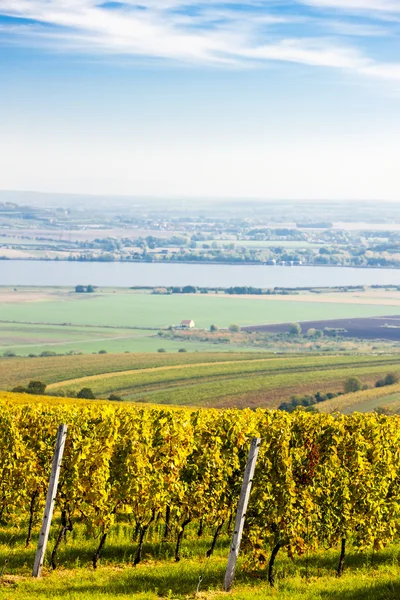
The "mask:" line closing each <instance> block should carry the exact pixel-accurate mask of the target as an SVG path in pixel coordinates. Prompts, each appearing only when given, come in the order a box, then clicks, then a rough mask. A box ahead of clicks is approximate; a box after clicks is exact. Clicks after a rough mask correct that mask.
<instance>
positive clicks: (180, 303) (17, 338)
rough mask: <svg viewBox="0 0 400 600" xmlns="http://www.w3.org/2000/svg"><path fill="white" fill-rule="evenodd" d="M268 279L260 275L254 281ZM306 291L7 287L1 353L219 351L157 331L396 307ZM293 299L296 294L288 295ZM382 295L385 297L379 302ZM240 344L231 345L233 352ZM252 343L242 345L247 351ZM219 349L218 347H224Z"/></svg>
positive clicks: (0, 306) (1, 296)
mask: <svg viewBox="0 0 400 600" xmlns="http://www.w3.org/2000/svg"><path fill="white" fill-rule="evenodd" d="M261 284H262V285H267V284H268V282H260V285H261ZM322 296H323V298H322V301H318V299H317V298H316V297H311V299H312V300H313V301H312V302H310V295H308V296H306V297H305V298H306V299H305V300H302V297H301V295H299V296H290V297H284V298H291V300H292V301H285V302H284V301H282V299H276V298H273V299H271V297H263V298H259V297H258V298H257V297H255V298H248V297H237V296H225V295H223V294H218V295H215V294H210V295H204V294H202V295H200V294H199V295H155V294H151V293H146V292H143V291H140V292H138V291H132V290H120V289H119V290H118V289H107V290H106V291H99V292H98V293H95V294H75V293H73V292H71V291H70V290H68V289H67V288H49V290H47V291H46V290H45V289H44V288H43V289H42V290H40V289H37V288H32V289H31V290H30V289H28V288H25V289H21V290H18V292H13V290H11V289H9V288H4V289H3V290H2V291H1V288H0V316H1V322H0V353H4V352H6V351H11V352H14V353H15V354H18V355H21V356H26V355H28V354H32V353H33V354H40V353H42V352H44V351H48V350H50V351H56V352H58V353H67V352H69V351H76V352H84V353H91V352H98V351H99V350H102V349H105V350H107V352H156V351H157V350H158V349H159V348H160V347H162V348H164V349H165V350H167V351H170V352H174V351H177V350H178V349H179V348H185V349H186V350H188V351H207V352H208V351H211V352H212V351H216V352H218V351H220V350H221V344H218V343H217V342H215V343H214V342H213V341H200V340H197V341H194V340H193V341H190V340H189V339H187V340H182V341H180V340H179V341H176V340H162V342H161V341H160V340H159V339H158V338H157V331H158V330H159V329H163V328H164V329H165V328H166V327H168V326H169V325H176V324H179V323H180V322H181V320H182V319H185V318H190V319H193V320H194V321H195V323H196V326H197V327H199V328H200V329H202V328H203V329H207V330H208V329H209V327H210V325H211V324H216V325H219V326H220V327H225V328H226V327H228V326H229V325H231V324H232V323H237V324H239V325H240V326H246V325H259V324H267V323H280V322H292V321H307V320H310V319H333V318H346V317H355V316H359V317H368V316H379V315H390V314H398V312H399V307H398V306H388V305H385V304H384V302H386V301H387V300H382V299H381V298H372V299H370V300H368V301H370V302H371V303H370V304H366V303H365V298H364V297H363V298H362V299H360V301H359V303H358V302H357V298H355V299H354V298H353V299H352V301H351V302H349V301H348V300H349V299H348V298H346V299H342V300H341V301H340V300H339V299H336V301H335V302H333V301H332V299H330V301H329V302H327V301H326V300H327V299H328V300H329V298H328V296H329V294H322V295H321V297H322ZM294 300H295V301H294ZM380 302H383V304H380ZM240 347H242V348H243V344H242V345H240V344H239V343H238V344H235V343H234V342H232V343H230V344H229V348H230V350H232V351H237V350H239V348H240ZM251 350H252V349H251V348H250V347H248V346H246V351H251ZM222 351H224V349H222Z"/></svg>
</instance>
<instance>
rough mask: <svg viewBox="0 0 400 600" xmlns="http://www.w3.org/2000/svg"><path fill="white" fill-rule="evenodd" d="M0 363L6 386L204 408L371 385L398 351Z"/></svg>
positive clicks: (0, 382)
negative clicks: (349, 384)
mask: <svg viewBox="0 0 400 600" xmlns="http://www.w3.org/2000/svg"><path fill="white" fill-rule="evenodd" d="M0 366H3V367H4V368H3V369H0V373H1V374H0V387H1V388H3V389H5V390H11V389H12V388H13V387H15V386H19V385H26V384H27V383H28V382H29V381H30V380H35V379H38V380H42V381H43V382H44V383H45V384H46V385H47V393H49V394H50V395H59V396H74V395H76V393H77V392H78V391H79V390H81V389H82V388H84V387H89V388H90V389H91V390H92V391H93V393H94V394H95V396H96V397H98V398H108V396H109V395H110V394H117V395H118V396H120V397H121V399H122V400H125V401H134V402H146V403H149V402H150V403H154V404H171V405H188V406H208V407H246V406H250V407H257V406H261V407H266V408H276V407H277V406H279V404H280V402H281V401H283V400H287V399H288V398H289V397H290V396H291V395H293V394H311V393H314V394H315V393H316V392H324V393H326V392H338V391H343V384H344V381H345V380H346V379H347V378H348V377H351V376H357V377H359V378H360V379H361V381H362V382H363V383H364V384H367V385H369V386H374V385H375V382H376V381H377V379H379V378H381V377H384V376H385V375H386V374H387V373H389V372H393V373H396V374H399V375H400V362H399V359H398V357H396V356H345V355H337V356H323V355H320V356H313V355H311V356H299V355H296V356H290V355H289V356H288V355H284V356H273V355H268V354H255V353H254V354H245V353H243V354H240V353H239V354H236V353H235V354H233V353H232V354H221V353H215V354H211V353H205V354H200V353H192V354H189V353H179V354H174V355H172V354H166V353H165V354H154V355H152V354H136V355H135V354H121V355H86V356H67V357H42V358H32V359H29V358H10V359H2V360H0ZM330 406H331V405H330Z"/></svg>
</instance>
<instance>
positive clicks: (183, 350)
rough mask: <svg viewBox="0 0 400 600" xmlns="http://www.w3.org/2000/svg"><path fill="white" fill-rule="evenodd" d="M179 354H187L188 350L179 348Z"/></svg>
mask: <svg viewBox="0 0 400 600" xmlns="http://www.w3.org/2000/svg"><path fill="white" fill-rule="evenodd" d="M178 352H187V350H186V348H179V350H178Z"/></svg>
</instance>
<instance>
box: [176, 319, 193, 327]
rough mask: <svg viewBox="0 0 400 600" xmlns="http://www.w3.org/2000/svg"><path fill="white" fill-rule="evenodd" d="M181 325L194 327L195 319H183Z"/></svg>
mask: <svg viewBox="0 0 400 600" xmlns="http://www.w3.org/2000/svg"><path fill="white" fill-rule="evenodd" d="M179 327H180V328H181V329H192V327H194V321H192V320H190V321H189V320H183V321H181V324H180V325H179Z"/></svg>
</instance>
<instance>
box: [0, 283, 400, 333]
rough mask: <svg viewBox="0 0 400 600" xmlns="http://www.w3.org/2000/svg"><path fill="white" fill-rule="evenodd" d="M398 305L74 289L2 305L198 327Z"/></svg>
mask: <svg viewBox="0 0 400 600" xmlns="http://www.w3.org/2000/svg"><path fill="white" fill-rule="evenodd" d="M398 313H399V308H398V307H393V306H379V305H376V306H375V305H366V304H354V303H344V302H342V303H340V302H337V303H334V302H331V303H326V302H312V303H310V302H302V301H296V302H290V301H283V300H282V299H273V300H269V299H259V298H254V299H253V298H240V297H233V298H232V297H226V296H223V295H221V296H215V295H184V294H183V295H182V294H172V295H156V294H140V293H139V294H138V293H133V292H130V293H129V292H127V293H124V292H118V293H115V294H108V293H101V294H93V295H92V294H87V295H83V294H82V295H77V294H72V293H71V294H69V295H66V296H64V297H62V298H61V299H60V300H57V301H37V302H30V303H15V304H11V303H9V304H2V305H1V321H16V322H25V323H27V322H28V323H49V324H50V323H51V324H54V323H57V324H59V323H68V324H72V325H96V326H104V325H107V326H112V327H139V328H141V329H146V328H156V329H158V328H161V327H168V326H169V325H178V324H179V323H180V322H181V321H182V320H183V319H193V320H194V321H195V323H196V326H197V327H202V328H208V327H210V325H211V324H212V323H215V324H217V325H219V326H220V327H228V326H229V325H230V324H231V323H238V324H239V325H240V326H242V327H243V326H246V325H257V324H263V323H283V322H288V321H289V322H291V321H307V320H318V319H321V320H323V319H339V318H346V317H348V318H350V317H371V316H379V315H390V314H392V315H393V314H398Z"/></svg>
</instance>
